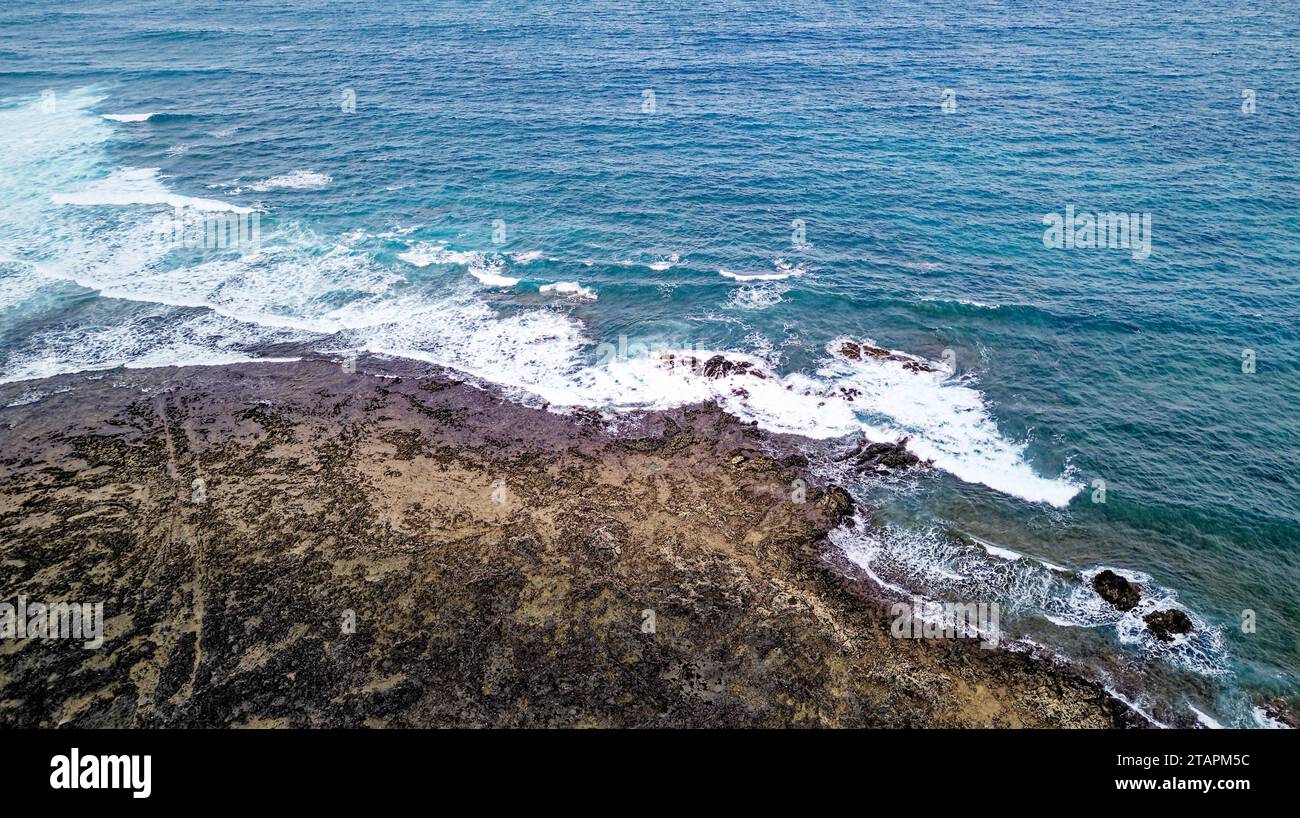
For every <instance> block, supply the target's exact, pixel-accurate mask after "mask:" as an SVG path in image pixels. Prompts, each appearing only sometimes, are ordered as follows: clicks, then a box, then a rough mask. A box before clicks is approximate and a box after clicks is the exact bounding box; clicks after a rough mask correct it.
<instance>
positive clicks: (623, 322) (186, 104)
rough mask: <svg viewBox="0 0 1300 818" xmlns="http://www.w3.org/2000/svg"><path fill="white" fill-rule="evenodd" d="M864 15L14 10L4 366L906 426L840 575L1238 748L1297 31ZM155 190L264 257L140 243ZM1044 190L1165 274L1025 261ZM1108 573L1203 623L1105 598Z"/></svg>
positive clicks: (1294, 295) (1298, 604) (470, 8)
mask: <svg viewBox="0 0 1300 818" xmlns="http://www.w3.org/2000/svg"><path fill="white" fill-rule="evenodd" d="M517 5H522V6H524V7H523V8H518V7H516V6H517ZM888 5H889V8H887V9H878V8H872V7H870V6H867V5H866V4H850V3H842V2H832V1H829V0H828V2H798V1H797V0H795V1H794V2H788V3H780V4H778V3H743V4H742V3H725V4H724V3H711V2H692V3H682V4H677V3H668V4H665V3H658V2H654V3H651V2H640V0H626V1H625V2H618V3H609V2H595V3H577V4H555V3H523V4H507V3H462V2H454V3H415V2H382V3H381V2H378V0H367V1H366V2H345V3H325V2H289V3H270V2H246V3H239V4H220V5H217V4H207V5H202V6H198V7H193V8H185V7H182V6H181V5H178V4H174V3H163V2H141V1H140V0H121V1H119V2H81V3H66V4H57V5H53V4H48V3H28V2H8V3H6V4H5V5H4V7H3V8H2V9H0V171H3V173H2V174H0V377H3V379H5V380H23V379H31V378H37V377H42V376H45V375H50V374H55V373H60V372H76V371H83V370H96V369H103V368H108V367H114V366H120V365H124V364H125V365H168V364H177V363H190V362H217V361H225V360H239V359H245V358H252V357H263V356H271V357H292V356H294V355H301V354H306V353H307V352H309V351H315V352H321V351H325V352H329V353H331V354H340V355H342V354H345V351H346V350H370V351H373V352H383V353H388V354H401V355H413V356H417V357H423V358H426V359H429V360H435V361H439V362H442V363H446V364H449V365H452V366H457V367H459V368H462V369H465V370H467V371H469V372H472V373H474V374H476V375H478V376H479V377H482V378H485V379H488V380H493V381H497V382H500V383H503V384H505V385H507V386H511V387H517V388H520V389H522V390H524V391H526V392H528V393H533V394H540V395H541V396H542V397H544V398H545V399H547V400H550V401H552V402H554V403H558V404H563V403H585V404H591V405H602V406H621V407H629V406H648V405H664V404H666V403H672V402H678V401H682V400H687V399H694V398H699V397H709V396H715V395H716V396H717V397H719V398H721V399H723V400H724V401H725V402H727V405H728V406H729V408H732V409H733V410H734V411H737V412H738V413H740V414H742V415H744V416H747V417H752V418H754V419H758V420H759V421H760V423H762V424H763V425H764V426H767V427H768V428H773V429H782V430H792V431H802V432H805V433H807V434H810V435H813V436H817V437H823V438H825V437H838V436H847V435H849V434H850V433H853V432H856V431H865V432H866V433H867V434H869V435H871V436H873V437H878V438H892V437H895V436H897V435H902V434H907V435H910V436H911V438H912V443H913V445H914V447H915V448H917V449H918V450H919V451H921V452H922V453H924V454H926V455H927V456H930V457H934V458H935V461H936V465H937V466H939V470H938V472H937V473H936V474H935V475H933V476H930V477H926V478H922V479H920V480H919V481H914V482H908V483H905V484H902V485H892V486H889V487H886V488H881V487H872V486H869V485H866V484H860V485H855V486H854V490H855V492H856V493H858V494H859V496H860V498H861V499H863V500H864V505H866V506H867V507H868V508H870V509H872V511H871V513H870V515H869V516H870V517H871V520H872V521H873V522H874V523H875V524H876V525H877V526H878V527H883V528H884V529H885V530H886V531H887V532H888V533H887V534H886V535H884V536H873V537H863V536H858V537H857V538H856V539H852V540H851V541H846V543H845V547H846V550H848V551H849V552H850V553H851V554H852V555H854V556H855V557H856V558H858V559H859V560H860V561H861V562H862V563H863V564H864V565H867V566H869V567H871V569H872V570H873V571H875V572H876V573H877V574H878V575H879V576H880V577H881V578H882V580H884V581H887V582H891V583H895V584H898V585H900V586H901V587H905V588H907V589H908V590H914V591H918V592H923V593H927V594H931V595H934V596H936V597H939V598H946V599H975V598H978V599H981V600H982V599H986V598H988V597H990V596H991V597H993V598H996V599H999V600H1001V601H1002V602H1003V603H1004V604H1005V605H1007V606H1009V607H1010V608H1011V609H1012V610H1014V611H1016V612H1018V613H1019V614H1021V616H1020V618H1019V621H1018V623H1017V625H1016V627H1018V628H1020V629H1021V632H1022V634H1023V635H1026V636H1028V637H1029V638H1032V639H1033V640H1035V641H1037V642H1040V643H1042V644H1046V645H1049V646H1050V647H1052V648H1054V649H1056V650H1059V651H1060V652H1062V653H1065V654H1067V655H1069V656H1071V657H1073V658H1076V659H1078V660H1080V661H1085V662H1088V663H1090V664H1093V665H1095V666H1097V667H1098V668H1100V670H1101V671H1102V672H1105V673H1107V674H1112V675H1113V676H1114V684H1115V686H1116V687H1117V688H1118V689H1121V690H1123V692H1124V693H1125V695H1127V696H1128V697H1130V698H1132V699H1134V700H1135V701H1136V702H1137V703H1138V704H1139V706H1141V707H1142V708H1143V709H1144V710H1145V711H1146V712H1149V713H1152V714H1153V715H1155V716H1156V717H1157V718H1158V719H1159V720H1161V721H1165V722H1169V723H1179V722H1180V720H1185V719H1186V718H1189V716H1188V713H1189V712H1190V707H1196V708H1197V709H1198V710H1200V711H1201V712H1203V713H1206V714H1208V715H1209V716H1210V717H1211V718H1213V719H1215V720H1218V721H1221V722H1223V723H1231V724H1242V725H1253V724H1255V723H1256V720H1255V719H1254V717H1253V716H1252V714H1251V705H1252V703H1253V702H1254V701H1255V700H1257V699H1258V698H1259V697H1261V696H1267V695H1277V694H1292V695H1294V694H1295V693H1297V692H1300V644H1298V640H1297V637H1296V626H1297V624H1300V591H1298V590H1297V589H1298V588H1300V468H1297V465H1296V464H1297V460H1298V459H1300V457H1298V456H1300V355H1298V354H1297V352H1298V347H1300V344H1298V343H1297V341H1300V244H1298V242H1297V239H1298V238H1300V218H1298V216H1297V214H1298V213H1300V182H1297V175H1296V160H1297V157H1300V135H1298V134H1300V110H1298V108H1297V105H1298V104H1300V103H1298V100H1300V70H1298V69H1297V58H1298V57H1300V49H1298V48H1297V46H1296V43H1297V35H1300V13H1297V12H1298V11H1300V9H1297V6H1296V4H1295V3H1294V2H1281V3H1264V2H1249V3H1241V2H1220V1H1219V0H1215V1H1214V2H1209V3H1201V4H1196V5H1195V6H1194V7H1193V6H1192V5H1191V4H1186V3H1178V4H1175V3H1172V2H1167V1H1166V0H1156V2H1150V3H1144V4H1132V3H1119V2H1112V0H1101V2H1094V3H1089V4H1084V5H1076V6H1074V7H1073V8H1070V9H1065V8H1057V7H1055V5H1054V4H1053V5H1052V6H1048V4H1038V3H994V2H984V3H977V2H966V1H965V0H950V1H949V2H936V3H891V4H888ZM948 89H950V90H951V91H952V92H953V95H949V96H950V98H952V99H954V101H955V109H951V110H948V111H945V110H944V107H943V106H942V103H943V101H944V99H945V91H946V90H948ZM349 90H350V92H351V94H349V93H348V91H349ZM1248 91H1249V92H1253V109H1252V110H1247V108H1250V105H1249V104H1248V103H1249V102H1250V100H1249V99H1248V98H1247V96H1244V94H1246V92H1248ZM647 92H651V93H652V97H651V94H650V93H647ZM43 94H45V96H44V98H43V96H42V95H43ZM353 95H354V98H355V110H352V106H351V105H348V104H346V101H348V100H351V99H352V98H353ZM954 95H955V96H954ZM1243 106H1246V107H1243ZM147 113H152V114H154V116H152V117H149V118H147V119H144V118H142V117H136V119H137V120H138V121H116V120H112V119H106V118H104V116H103V115H105V114H109V115H122V114H147ZM119 119H120V116H119ZM153 169H156V171H155V170H153ZM169 197H170V198H169ZM196 199H201V200H205V201H202V202H196V201H195V200H196ZM177 204H185V205H189V206H191V207H192V206H194V205H197V206H198V207H200V208H203V207H216V206H234V207H237V208H243V209H249V210H252V211H254V212H255V213H256V214H257V216H258V218H259V219H260V231H261V242H260V244H259V245H258V246H256V247H255V248H249V247H241V248H238V249H235V250H230V249H227V250H204V249H202V248H198V249H194V248H189V249H180V250H177V249H174V248H172V249H168V248H166V247H163V248H161V249H160V247H159V245H158V244H157V243H156V242H151V240H149V236H150V225H151V224H152V220H153V219H154V218H155V217H157V216H158V215H159V214H163V215H167V214H172V213H173V212H174V211H173V209H172V206H173V205H177ZM1067 207H1072V208H1073V209H1074V210H1075V211H1078V212H1083V211H1092V212H1121V211H1122V212H1125V213H1135V214H1149V215H1150V218H1151V232H1150V237H1151V245H1150V254H1149V256H1147V257H1144V258H1143V257H1135V253H1134V252H1130V251H1129V250H1126V249H1118V248H1116V249H1112V248H1102V249H1097V248H1091V249H1088V248H1078V247H1076V248H1073V249H1067V248H1064V247H1063V248H1060V249H1053V248H1048V247H1045V246H1044V230H1045V227H1044V217H1046V216H1048V215H1049V214H1064V213H1065V211H1066V208H1067ZM187 212H190V213H192V212H193V211H192V209H191V210H189V211H187ZM798 225H802V234H799V233H798ZM494 234H495V235H494ZM723 271H725V272H727V273H730V274H732V275H733V276H739V277H740V278H734V277H728V276H724V275H722V272H723ZM476 273H477V275H475V274H476ZM753 276H765V277H769V278H775V277H780V278H779V279H776V280H762V279H755V278H749V279H746V277H753ZM554 282H573V283H575V284H577V285H578V286H579V287H581V288H583V289H582V290H581V291H579V292H578V293H565V292H558V293H557V292H551V291H547V292H543V291H542V290H541V287H542V286H543V285H547V284H551V283H554ZM620 336H626V338H627V341H626V345H628V346H630V347H631V348H632V354H631V356H630V357H631V360H627V361H625V360H621V359H618V360H615V361H613V362H612V363H611V362H609V361H608V360H607V359H608V358H609V356H608V354H606V353H607V351H608V349H609V347H603V348H602V347H601V346H600V345H601V344H611V345H613V346H614V348H618V347H619V337H620ZM844 338H855V339H871V340H873V341H874V342H875V343H877V344H879V345H882V346H885V347H888V348H890V349H894V350H898V351H901V352H905V353H908V354H911V355H915V356H919V357H921V358H925V359H928V360H930V361H933V362H937V363H942V364H944V365H945V366H947V365H949V364H955V367H956V371H955V372H954V373H952V374H940V375H936V376H933V377H932V376H930V375H921V374H918V373H914V372H911V371H909V370H907V369H905V368H903V367H902V366H900V365H898V364H897V362H885V363H877V362H865V363H860V364H855V363H852V362H848V361H844V360H843V359H840V358H838V356H837V355H836V352H835V350H837V349H838V347H839V343H838V339H844ZM638 345H644V346H653V347H656V348H658V347H672V348H684V347H695V348H703V349H707V350H724V351H727V350H729V351H736V352H741V353H748V354H751V355H754V356H756V360H761V361H762V362H763V366H764V367H765V368H768V369H770V370H771V371H772V372H773V373H776V374H779V375H782V376H785V380H783V381H780V382H777V381H776V380H775V379H773V380H772V384H773V388H771V389H758V388H747V392H748V393H749V394H747V395H745V396H739V395H736V394H734V393H732V391H731V390H732V389H733V388H735V387H736V384H734V383H727V384H721V385H719V384H715V383H708V382H701V380H700V379H693V378H692V376H689V375H684V374H681V373H676V372H664V371H662V370H661V369H659V368H657V367H656V366H655V363H654V362H655V356H653V355H638V354H637V350H638V349H643V348H644V347H638ZM1246 350H1249V351H1251V352H1253V355H1254V361H1255V370H1254V372H1244V371H1243V358H1242V356H1243V352H1244V351H1246ZM745 386H746V387H750V386H752V385H751V384H745ZM785 386H790V387H791V388H790V389H788V390H787V389H784V387H785ZM841 388H845V389H855V390H857V391H858V393H860V396H859V397H858V398H857V399H856V400H855V401H854V402H853V403H852V404H849V403H848V402H846V401H844V400H842V399H840V398H838V397H835V395H838V394H842V393H841V392H839V390H840V389H841ZM828 395H829V396H830V397H828ZM1097 480H1102V481H1104V483H1105V498H1104V499H1105V502H1094V498H1098V497H1099V496H1100V495H1098V494H1097V492H1096V489H1095V487H1094V481H1097ZM990 547H991V548H992V551H990V550H989V548H990ZM1009 552H1015V553H1016V554H1020V555H1022V556H1021V557H1020V558H1018V559H1015V560H1011V559H1008V558H1007V557H1008V555H1009ZM1102 566H1109V567H1113V568H1118V569H1125V570H1128V571H1132V572H1140V574H1134V575H1135V576H1139V575H1140V576H1141V578H1142V579H1143V581H1144V582H1145V583H1146V584H1147V585H1148V586H1149V587H1150V588H1151V589H1152V590H1153V591H1154V593H1155V598H1156V599H1158V600H1159V604H1160V605H1164V606H1167V605H1176V606H1179V607H1182V608H1184V609H1186V610H1187V611H1188V612H1189V613H1191V614H1192V615H1193V617H1194V619H1195V620H1196V622H1197V625H1198V635H1197V636H1196V637H1195V638H1194V639H1191V640H1188V641H1187V642H1186V643H1178V644H1175V645H1172V646H1170V645H1163V644H1159V643H1156V642H1154V641H1153V640H1152V639H1151V638H1150V637H1149V636H1145V635H1143V634H1142V633H1141V629H1140V627H1137V625H1138V623H1136V621H1135V620H1134V619H1133V618H1132V617H1129V618H1125V619H1121V618H1119V617H1118V616H1116V615H1113V614H1112V613H1110V612H1108V611H1106V610H1105V609H1104V608H1103V607H1099V606H1098V605H1097V602H1098V600H1097V599H1096V598H1095V596H1094V595H1092V594H1091V592H1090V591H1089V590H1088V586H1087V580H1088V578H1089V577H1090V575H1091V573H1090V572H1095V571H1096V570H1098V569H1099V568H1100V567H1102ZM1246 610H1250V611H1253V612H1254V617H1255V623H1256V626H1255V630H1254V632H1253V633H1245V632H1243V630H1242V628H1241V621H1242V616H1243V611H1246Z"/></svg>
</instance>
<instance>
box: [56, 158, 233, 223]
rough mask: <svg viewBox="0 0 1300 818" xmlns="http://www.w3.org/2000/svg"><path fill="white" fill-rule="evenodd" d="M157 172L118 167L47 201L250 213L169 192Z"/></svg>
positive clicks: (215, 201)
mask: <svg viewBox="0 0 1300 818" xmlns="http://www.w3.org/2000/svg"><path fill="white" fill-rule="evenodd" d="M158 173H159V171H158V168H120V169H118V170H115V171H113V172H112V173H110V174H108V176H106V177H103V178H100V179H96V180H95V181H92V182H90V183H88V184H85V185H83V186H82V187H81V188H80V189H78V190H74V191H69V192H63V193H54V194H52V195H51V196H50V200H51V201H52V202H54V203H55V204H59V205H81V206H90V207H95V206H98V207H125V206H130V205H165V206H167V207H171V208H189V209H191V210H203V211H226V212H233V213H251V212H253V211H252V210H251V209H250V208H247V207H239V206H238V205H233V204H230V203H228V202H223V201H219V200H217V199H200V198H196V197H193V196H181V195H178V194H176V193H172V192H171V191H170V190H168V189H167V187H166V186H165V185H164V184H163V183H162V180H161V179H160V178H159V175H158Z"/></svg>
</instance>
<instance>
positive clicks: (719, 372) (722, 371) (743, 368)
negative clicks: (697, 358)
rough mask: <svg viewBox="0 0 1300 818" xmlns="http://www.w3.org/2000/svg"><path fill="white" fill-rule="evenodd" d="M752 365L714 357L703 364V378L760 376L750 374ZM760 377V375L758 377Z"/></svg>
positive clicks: (746, 362) (718, 356)
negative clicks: (747, 374)
mask: <svg viewBox="0 0 1300 818" xmlns="http://www.w3.org/2000/svg"><path fill="white" fill-rule="evenodd" d="M753 366H754V365H753V364H751V363H750V362H749V361H729V360H727V359H726V358H724V357H723V356H721V355H714V356H713V357H712V358H710V359H709V360H707V361H705V362H704V369H703V372H704V377H706V378H725V377H727V376H728V375H733V374H734V375H744V374H746V373H749V374H751V375H760V373H759V372H757V371H753V372H751V371H750V370H751V368H752V367H753ZM760 377H761V375H760Z"/></svg>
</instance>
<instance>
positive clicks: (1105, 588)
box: [1092, 569, 1142, 611]
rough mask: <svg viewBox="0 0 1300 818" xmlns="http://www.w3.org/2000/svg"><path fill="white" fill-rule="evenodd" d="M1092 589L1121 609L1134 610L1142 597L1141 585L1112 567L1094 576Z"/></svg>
mask: <svg viewBox="0 0 1300 818" xmlns="http://www.w3.org/2000/svg"><path fill="white" fill-rule="evenodd" d="M1092 589H1093V590H1094V591H1096V592H1097V594H1098V596H1100V597H1101V598H1102V599H1104V600H1106V601H1107V602H1109V603H1110V604H1111V605H1113V606H1115V607H1116V608H1118V609H1119V610H1121V611H1131V610H1133V609H1134V608H1136V607H1137V604H1138V601H1139V600H1140V599H1141V598H1142V586H1141V585H1138V584H1136V583H1132V582H1129V581H1128V580H1126V579H1124V578H1123V577H1121V576H1120V575H1119V574H1117V573H1115V572H1114V571H1111V570H1110V569H1107V570H1105V571H1102V572H1101V573H1100V574H1098V575H1097V576H1095V577H1093V578H1092Z"/></svg>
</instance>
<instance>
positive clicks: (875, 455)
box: [835, 437, 930, 473]
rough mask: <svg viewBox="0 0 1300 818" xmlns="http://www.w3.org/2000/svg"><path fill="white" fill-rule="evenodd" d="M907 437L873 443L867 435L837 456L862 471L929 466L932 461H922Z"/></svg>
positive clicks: (838, 459) (886, 470)
mask: <svg viewBox="0 0 1300 818" xmlns="http://www.w3.org/2000/svg"><path fill="white" fill-rule="evenodd" d="M907 440H908V439H907V438H905V437H904V438H899V439H898V440H896V441H894V442H893V443H872V442H870V441H869V440H867V439H866V438H865V437H864V438H862V439H860V440H859V441H858V442H857V445H856V446H854V447H853V449H851V450H850V451H848V452H847V453H846V454H842V455H840V456H839V457H836V458H835V460H836V461H838V462H841V463H843V462H845V461H847V462H849V463H850V464H851V465H852V466H853V468H854V469H855V470H857V471H858V472H859V473H862V472H875V473H882V472H891V471H895V470H898V469H910V468H912V467H914V466H928V465H930V461H928V460H926V461H922V460H921V458H919V457H917V456H916V455H914V454H912V452H911V451H909V450H908V448H907Z"/></svg>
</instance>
